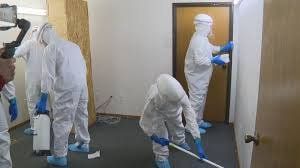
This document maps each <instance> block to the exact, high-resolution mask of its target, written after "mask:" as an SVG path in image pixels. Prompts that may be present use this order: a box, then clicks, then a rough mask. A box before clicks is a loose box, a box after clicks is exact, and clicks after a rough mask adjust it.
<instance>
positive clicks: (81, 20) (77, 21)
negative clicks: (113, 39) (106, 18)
mask: <svg viewBox="0 0 300 168" xmlns="http://www.w3.org/2000/svg"><path fill="white" fill-rule="evenodd" d="M66 2H67V3H66V14H67V16H69V17H68V18H67V25H68V39H69V40H70V41H72V42H74V43H76V44H78V45H79V46H80V48H81V51H82V53H83V55H84V58H85V61H86V64H87V72H88V74H87V82H88V89H89V104H88V107H89V108H88V109H89V121H90V123H95V121H96V111H95V104H94V92H93V81H92V79H93V78H92V62H91V50H90V34H89V17H88V7H87V2H86V1H82V0H67V1H66Z"/></svg>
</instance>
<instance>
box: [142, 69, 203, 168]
mask: <svg viewBox="0 0 300 168" xmlns="http://www.w3.org/2000/svg"><path fill="white" fill-rule="evenodd" d="M182 112H183V114H184V117H185V120H186V129H187V130H189V131H190V132H191V134H192V136H193V138H194V140H195V145H196V147H197V151H198V155H199V157H200V158H205V157H206V156H205V154H204V150H203V148H202V145H201V139H200V133H199V130H198V125H197V122H196V116H195V112H194V110H193V109H192V107H191V104H190V102H189V100H188V97H187V95H186V94H185V91H184V90H183V88H182V86H181V85H180V84H179V82H178V81H177V80H176V79H174V78H173V77H172V76H170V75H167V74H162V75H160V76H159V77H158V79H157V81H156V83H155V84H153V85H152V86H151V88H150V90H149V92H148V94H147V97H146V105H145V106H144V110H143V114H142V117H141V119H140V126H141V128H142V129H143V131H144V132H145V133H146V134H147V135H148V136H149V137H150V138H151V140H152V141H153V152H154V154H155V163H156V166H157V167H158V168H170V167H171V166H170V163H169V160H168V156H169V149H168V144H169V142H170V140H169V137H171V141H173V142H174V143H175V144H177V145H179V146H180V147H182V148H184V149H186V150H191V148H190V147H189V145H188V144H187V143H186V141H185V128H184V126H183V123H182Z"/></svg>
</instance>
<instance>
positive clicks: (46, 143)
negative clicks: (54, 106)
mask: <svg viewBox="0 0 300 168" xmlns="http://www.w3.org/2000/svg"><path fill="white" fill-rule="evenodd" d="M33 123H34V133H33V152H34V154H36V155H38V156H49V155H51V152H50V126H51V121H50V116H49V111H47V113H39V112H37V114H36V116H35V117H34V118H33Z"/></svg>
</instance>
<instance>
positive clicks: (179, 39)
mask: <svg viewBox="0 0 300 168" xmlns="http://www.w3.org/2000/svg"><path fill="white" fill-rule="evenodd" d="M230 12H231V7H230V6H228V5H227V6H207V5H201V4H200V6H195V5H192V6H189V5H184V6H182V4H175V5H174V23H173V24H174V25H173V26H174V36H175V37H174V46H173V47H174V48H173V49H174V50H173V52H174V53H173V55H174V58H173V59H174V60H173V61H174V65H173V66H174V67H173V68H174V76H175V77H176V79H177V80H178V81H179V82H180V83H181V85H182V86H183V88H184V89H185V90H186V92H187V93H188V87H187V83H186V79H185V75H184V60H185V56H186V52H187V49H188V45H189V43H190V40H191V37H192V35H193V33H194V32H195V27H194V24H193V19H194V17H195V16H196V15H197V14H199V13H205V14H208V15H210V16H211V17H212V18H213V20H214V24H213V34H214V35H213V36H212V37H211V38H210V42H211V43H212V44H214V45H223V44H225V43H227V42H228V41H229V39H230V27H231V26H230V17H231V15H230ZM230 67H231V66H229V67H227V68H220V67H215V68H214V72H213V76H212V79H211V82H210V86H209V91H208V97H207V102H206V107H205V112H204V118H205V119H206V120H209V121H220V122H224V121H225V120H226V114H227V111H228V106H227V99H228V93H229V92H228V89H227V87H228V78H229V68H230Z"/></svg>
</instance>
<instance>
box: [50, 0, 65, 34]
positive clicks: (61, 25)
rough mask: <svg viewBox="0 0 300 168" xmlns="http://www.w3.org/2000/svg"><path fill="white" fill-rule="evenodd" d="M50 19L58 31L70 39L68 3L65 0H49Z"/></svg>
mask: <svg viewBox="0 0 300 168" xmlns="http://www.w3.org/2000/svg"><path fill="white" fill-rule="evenodd" d="M47 4H48V21H49V23H51V24H53V25H54V26H55V29H56V31H57V33H58V34H59V35H60V36H61V37H63V38H64V39H68V33H67V16H66V3H65V1H64V0H59V1H58V0H47Z"/></svg>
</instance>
